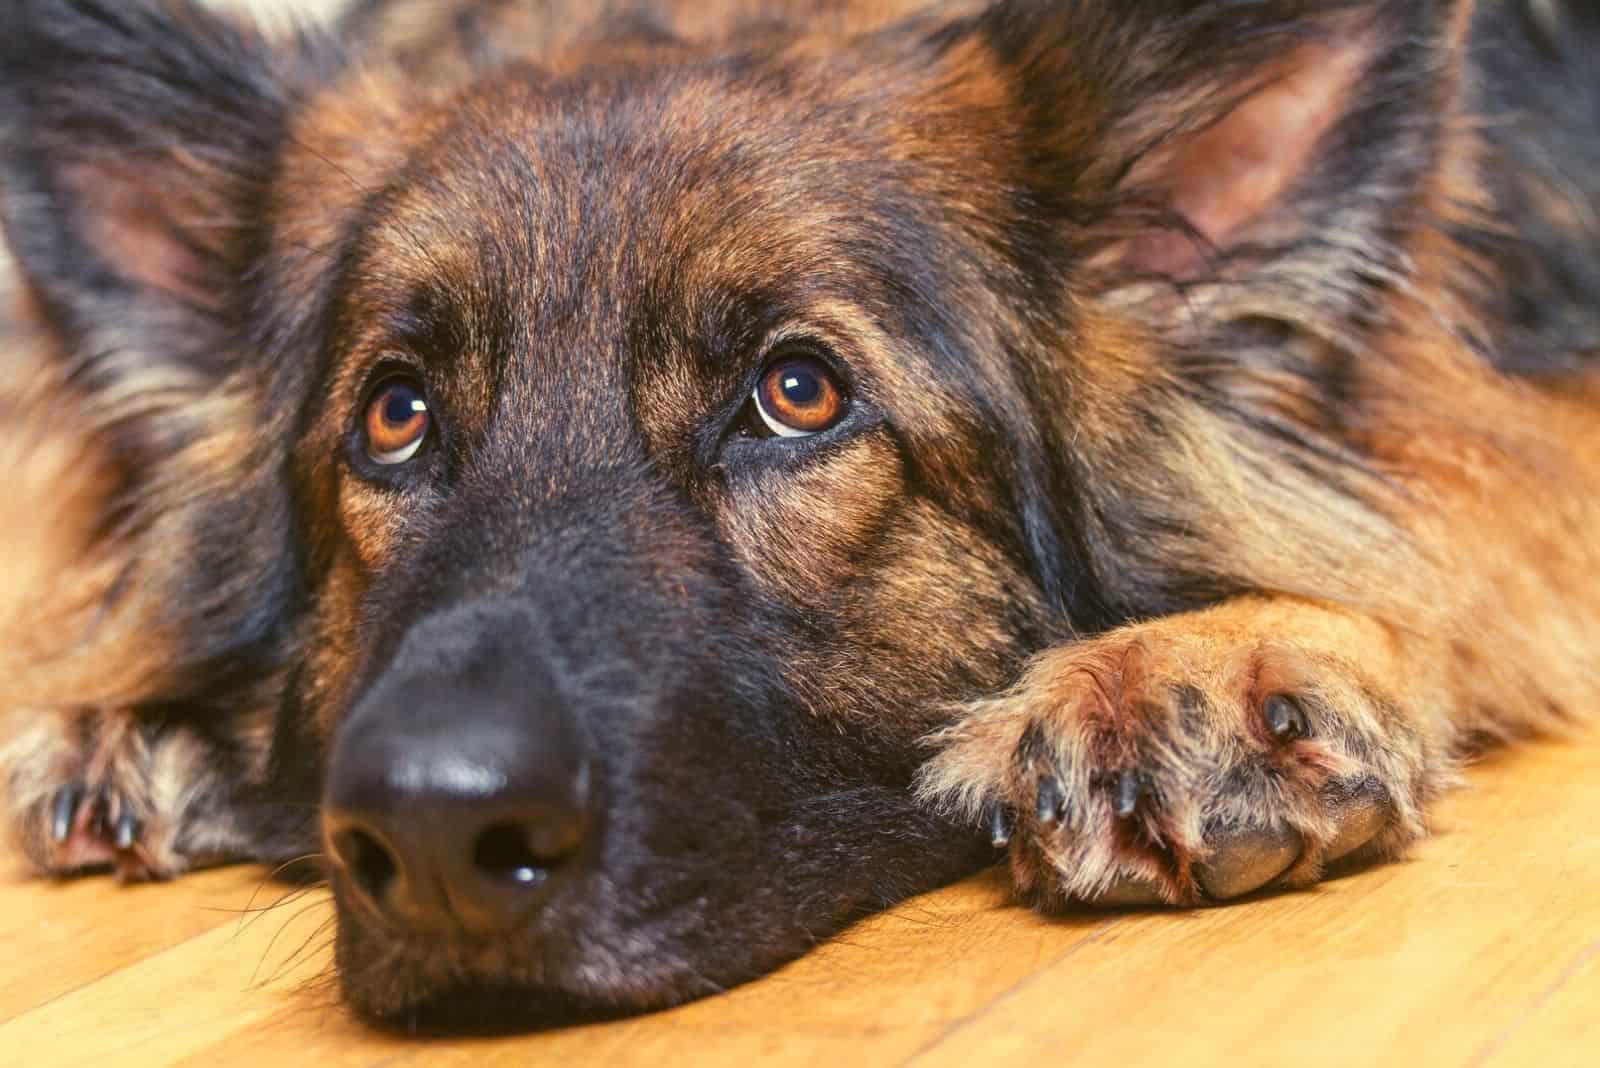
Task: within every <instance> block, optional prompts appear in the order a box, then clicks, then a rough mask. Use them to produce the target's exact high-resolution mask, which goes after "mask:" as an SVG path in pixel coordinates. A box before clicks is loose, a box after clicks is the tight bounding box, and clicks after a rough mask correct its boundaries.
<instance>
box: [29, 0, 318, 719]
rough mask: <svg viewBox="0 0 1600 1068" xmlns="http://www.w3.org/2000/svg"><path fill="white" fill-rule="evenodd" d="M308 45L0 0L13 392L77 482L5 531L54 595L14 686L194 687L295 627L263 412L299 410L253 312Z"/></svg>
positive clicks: (76, 697) (167, 4) (71, 690)
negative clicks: (271, 366)
mask: <svg viewBox="0 0 1600 1068" xmlns="http://www.w3.org/2000/svg"><path fill="white" fill-rule="evenodd" d="M312 52H313V49H312V48H311V46H310V44H309V43H308V42H306V41H294V42H291V43H290V44H289V45H288V46H286V47H280V48H277V49H274V48H273V47H270V46H269V44H268V42H266V41H265V40H264V39H263V38H262V37H261V35H260V34H259V33H257V32H256V31H254V30H253V29H251V28H249V27H248V26H246V25H244V24H241V23H237V22H234V21H230V20H228V19H225V18H223V17H222V16H220V15H217V14H214V13H211V12H209V11H207V10H205V9H203V8H202V7H200V6H199V5H198V4H196V3H192V2H189V0H20V2H14V3H13V4H12V6H11V9H10V11H9V12H8V16H7V28H6V32H5V34H4V36H3V40H0V121H3V123H4V131H3V139H0V222H3V225H4V231H5V236H6V239H7V243H8V245H9V246H10V248H11V250H12V252H13V254H14V255H15V257H16V260H17V265H18V269H19V274H20V278H21V282H22V290H23V292H22V294H21V295H20V297H19V300H18V309H19V310H17V311H16V312H15V314H14V316H13V319H14V321H16V322H20V323H24V324H31V326H28V327H26V328H20V327H19V328H18V329H17V331H16V332H15V334H14V335H13V336H12V337H11V338H8V340H7V344H8V346H14V348H13V351H11V352H8V353H6V354H5V357H6V358H5V359H4V361H3V362H0V400H3V402H4V407H5V408H6V409H7V414H8V415H10V414H12V413H18V414H17V415H16V420H17V421H16V422H15V423H12V422H8V429H10V428H15V429H16V430H17V431H18V433H17V434H16V436H15V438H14V439H13V440H11V441H8V443H7V444H8V447H10V448H12V449H13V450H17V449H22V450H24V451H26V452H27V453H28V456H27V457H24V458H21V460H20V461H19V462H23V463H25V464H31V465H32V466H31V467H27V468H26V469H27V470H38V471H43V470H45V469H46V468H50V469H52V470H54V469H59V473H60V475H61V476H62V477H61V480H60V481H54V480H47V479H46V478H44V477H43V476H41V477H40V478H38V479H34V480H33V482H32V484H31V486H30V485H24V487H23V488H24V489H25V490H27V491H29V492H33V493H36V494H37V495H38V497H37V499H36V500H35V502H34V503H32V504H29V503H28V502H27V501H26V500H24V501H22V502H18V504H17V505H16V506H17V507H20V508H22V509H25V510H26V509H32V510H33V511H34V512H35V514H37V515H39V516H42V517H46V518H45V519H44V520H41V523H42V525H41V523H32V524H19V523H15V522H13V523H11V524H9V525H6V526H3V527H0V539H4V544H3V545H0V551H3V552H4V553H5V554H6V555H7V557H8V558H11V559H13V560H19V561H20V560H31V561H33V566H31V567H28V568H26V569H27V570H30V571H31V572H32V576H31V578H29V579H28V583H29V585H28V586H27V588H29V589H31V590H33V591H36V592H35V593H34V594H30V596H37V591H39V590H41V589H49V590H51V592H50V594H49V595H48V599H47V600H46V601H45V602H44V604H43V606H42V607H40V606H36V607H35V609H34V610H32V611H31V612H30V613H29V616H30V617H31V618H33V619H36V620H37V619H48V620H49V625H48V626H36V627H34V628H32V630H31V633H30V634H28V635H27V639H28V640H27V641H26V642H23V643H21V644H20V645H14V646H13V648H12V651H11V652H10V654H9V657H10V658H11V659H15V658H17V657H18V656H26V659H27V663H26V665H25V666H22V667H17V668H15V669H13V670H12V672H11V674H12V682H11V683H10V684H9V687H8V692H7V693H4V694H0V699H6V700H9V701H10V702H11V703H17V702H21V701H26V702H28V703H31V704H62V703H73V704H88V703H99V704H129V703H146V702H157V703H165V702H172V701H182V700H185V699H188V698H189V697H190V696H192V695H194V694H197V693H200V692H203V691H205V690H207V689H209V688H210V682H211V681H213V678H214V676H215V675H216V673H218V672H223V671H226V672H230V673H231V672H235V671H238V670H241V668H240V665H241V664H248V663H250V662H251V660H252V658H260V657H268V658H270V653H269V652H268V650H269V649H270V648H271V647H272V646H273V644H274V643H275V642H276V641H277V639H278V638H279V636H280V633H281V631H282V629H283V627H284V626H285V625H286V619H287V615H288V611H289V603H290V601H291V599H292V596H293V580H292V575H293V573H294V570H293V558H292V554H291V552H290V551H289V548H290V545H291V544H292V541H291V539H290V537H289V530H288V528H289V514H290V513H289V509H288V487H287V485H286V484H285V482H284V478H283V461H282V446H281V444H279V443H277V442H276V441H275V440H274V438H275V435H274V433H273V431H272V430H270V429H268V428H266V427H265V426H264V425H263V424H264V422H265V421H266V417H265V416H264V414H263V413H269V412H271V411H273V409H274V408H275V407H284V406H285V405H283V404H282V403H281V401H279V399H277V398H270V397H267V396H264V395H263V393H264V390H265V385H264V383H265V381H266V377H267V376H266V372H265V369H264V368H262V367H261V366H259V360H260V358H259V357H258V356H257V355H256V352H255V349H254V347H253V346H252V345H251V343H250V340H249V338H248V337H247V336H245V335H246V331H245V322H246V311H247V304H248V302H249V299H250V295H249V292H248V282H249V277H250V268H251V265H252V263H253V261H254V259H255V258H256V257H258V256H259V255H260V252H261V248H262V246H263V245H264V242H265V227H266V220H265V208H264V205H265V197H266V193H267V186H268V183H269V181H270V176H271V174H272V172H273V168H274V165H275V155H276V152H277V150H278V144H279V141H280V139H281V138H282V137H283V135H284V125H285V122H286V120H287V115H288V111H289V109H290V106H291V104H292V101H293V97H294V91H295V90H294V86H295V85H296V84H297V82H296V79H302V80H304V79H307V78H308V77H309V76H310V72H311V70H312V68H314V66H315V64H314V63H313V62H312V59H311V56H312ZM24 334H26V336H22V335H24ZM275 402H277V403H275ZM43 413H50V414H49V417H48V418H45V416H44V414H43ZM52 458H53V459H52ZM52 464H54V465H55V467H54V468H52V467H51V465H52ZM46 545H48V546H50V547H51V548H52V551H50V552H44V553H41V551H40V550H41V547H42V546H46ZM19 566H22V565H19ZM4 614H5V613H4V612H0V615H4ZM3 625H4V624H3V623H0V626H3ZM18 649H22V650H24V652H22V653H19V652H18V651H17V650H18ZM5 666H6V667H8V668H11V667H12V665H11V664H10V663H8V664H7V665H5ZM244 670H248V668H246V669H244Z"/></svg>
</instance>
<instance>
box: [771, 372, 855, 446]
mask: <svg viewBox="0 0 1600 1068" xmlns="http://www.w3.org/2000/svg"><path fill="white" fill-rule="evenodd" d="M755 402H756V414H758V415H759V416H761V422H762V423H763V424H765V426H766V428H767V429H768V430H770V431H772V432H773V433H774V434H777V435H778V436H779V437H785V438H804V437H809V436H810V435H812V434H819V433H821V432H822V431H824V430H827V429H828V428H829V427H831V426H833V425H834V424H835V423H837V422H838V421H839V420H840V419H843V418H844V413H845V407H846V405H845V395H844V390H843V388H842V387H841V386H840V385H839V381H838V379H836V378H835V377H834V375H833V372H832V371H830V370H828V368H827V367H826V366H824V365H823V363H822V361H820V360H817V359H815V358H814V357H811V356H790V357H786V358H783V359H780V360H778V361H777V362H776V363H774V364H773V365H772V366H770V367H768V368H767V370H766V373H764V374H763V375H762V376H761V382H760V384H758V385H757V386H756V392H755Z"/></svg>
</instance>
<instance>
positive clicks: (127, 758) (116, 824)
mask: <svg viewBox="0 0 1600 1068" xmlns="http://www.w3.org/2000/svg"><path fill="white" fill-rule="evenodd" d="M0 738H3V744H0V770H3V772H4V775H5V785H6V787H7V794H8V798H7V801H8V806H7V808H8V812H9V815H10V819H11V821H12V829H13V834H14V837H15V839H16V841H17V842H18V844H19V845H20V847H21V849H22V852H23V854H24V855H25V856H26V857H27V858H28V859H29V860H30V861H31V862H32V863H33V865H34V866H35V867H36V868H37V869H38V870H39V871H41V872H43V873H46V874H49V875H56V876H67V875H76V874H80V873H86V872H93V871H111V872H113V873H114V874H115V875H116V877H117V878H118V879H121V880H124V881H142V880H149V879H166V878H171V877H172V876H175V875H179V874H181V873H182V872H184V871H185V870H187V869H188V867H189V862H188V860H187V859H186V857H185V856H184V854H183V851H182V850H181V849H180V848H179V845H178V837H179V832H180V830H181V818H182V815H183V813H182V811H180V808H181V801H180V800H179V798H180V797H181V796H182V793H181V790H179V789H175V787H179V786H180V785H181V778H182V776H183V774H184V772H183V770H182V769H183V766H184V764H185V763H187V762H188V760H189V755H188V754H184V753H181V752H180V751H181V750H183V749H185V748H191V749H192V748H193V747H192V746H188V747H186V746H185V745H184V743H183V742H182V741H181V740H179V739H176V738H173V737H163V736H162V734H161V733H160V732H158V731H156V730H154V729H153V728H151V727H148V726H146V725H142V724H140V723H138V722H136V721H135V720H134V718H133V717H132V716H130V715H128V714H125V713H116V712H97V711H73V712H37V711H29V712H14V713H10V714H8V716H7V717H6V719H5V721H4V724H3V733H0Z"/></svg>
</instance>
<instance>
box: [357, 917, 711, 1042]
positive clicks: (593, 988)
mask: <svg viewBox="0 0 1600 1068" xmlns="http://www.w3.org/2000/svg"><path fill="white" fill-rule="evenodd" d="M609 957H610V954H607V953H604V952H599V953H593V952H592V951H591V953H589V954H586V953H585V951H584V950H582V949H580V948H577V947H575V946H567V947H563V950H562V952H560V953H553V952H551V951H550V948H549V947H546V946H543V945H539V944H530V943H528V942H527V941H525V939H519V938H518V937H517V936H514V935H513V936H508V937H507V938H505V939H504V940H502V941H500V942H498V943H496V944H477V945H474V944H471V943H464V942H455V941H448V942H446V941H433V940H417V939H401V938H399V937H398V936H395V935H392V934H389V933H386V932H382V931H378V930H372V929H364V928H362V927H360V926H359V925H358V924H357V923H352V922H349V921H348V920H341V925H340V930H339V938H338V968H339V981H340V986H341V988H342V990H343V992H344V996H345V1000H346V1001H347V1002H348V1004H349V1005H350V1007H351V1008H352V1009H354V1010H355V1012H356V1013H357V1014H358V1015H359V1016H361V1017H362V1018H363V1019H364V1020H366V1021H367V1022H368V1023H370V1024H373V1025H374V1026H377V1027H379V1028H382V1029H385V1030H394V1031H403V1032H405V1033H407V1034H418V1033H421V1034H451V1035H462V1034H502V1033H505V1034H510V1033H519V1032H525V1031H537V1030H544V1029H549V1028H555V1027H567V1026H571V1025H573V1024H580V1023H593V1022H597V1021H601V1020H607V1019H614V1018H616V1017H619V1016H629V1015H635V1014H638V1013H642V1012H648V1011H651V1010H654V1009H663V1008H668V1007H670V1006H672V1005H676V1004H679V1003H681V1002H684V1001H689V1000H693V999H694V998H696V997H701V996H704V995H706V994H708V993H712V992H714V990H715V989H719V987H714V986H712V985H711V984H709V983H707V982H706V980H704V979H703V978H700V977H698V976H697V975H696V974H695V973H694V971H693V969H691V968H688V967H684V966H674V965H673V964H672V963H671V962H670V961H669V960H668V959H666V958H665V956H664V957H663V959H661V960H657V961H651V962H649V963H648V964H646V965H643V966H637V967H634V966H629V965H626V964H620V963H618V962H615V961H613V960H610V959H608V958H609Z"/></svg>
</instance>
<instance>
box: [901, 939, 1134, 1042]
mask: <svg viewBox="0 0 1600 1068" xmlns="http://www.w3.org/2000/svg"><path fill="white" fill-rule="evenodd" d="M1117 923H1118V920H1116V919H1110V920H1105V921H1103V922H1101V923H1100V924H1098V925H1096V926H1095V927H1094V929H1093V930H1091V931H1090V932H1089V933H1088V934H1086V935H1084V936H1083V937H1082V938H1080V939H1078V940H1077V941H1076V942H1074V943H1072V945H1070V946H1068V947H1067V948H1066V949H1065V950H1063V951H1062V952H1060V953H1059V954H1057V955H1056V956H1055V957H1053V958H1052V959H1051V960H1050V961H1049V963H1047V964H1046V965H1045V966H1044V967H1042V968H1037V969H1035V970H1034V971H1032V972H1029V973H1028V974H1027V975H1025V976H1023V977H1022V978H1021V979H1018V980H1017V981H1016V982H1014V983H1012V984H1011V985H1010V986H1008V987H1006V988H1005V989H1004V990H1002V991H1001V992H1000V993H998V994H996V995H995V996H994V997H992V998H990V999H989V1000H988V1001H986V1002H984V1003H983V1004H982V1005H981V1006H979V1007H978V1008H976V1009H973V1010H972V1011H971V1012H969V1013H966V1014H964V1015H962V1016H959V1017H957V1018H956V1019H954V1020H952V1021H950V1022H949V1023H948V1024H946V1025H945V1026H944V1028H943V1029H942V1030H941V1031H940V1032H939V1033H938V1034H937V1035H934V1036H933V1037H932V1038H930V1039H929V1040H928V1041H926V1042H924V1043H923V1044H922V1045H921V1046H918V1047H917V1050H916V1052H915V1053H913V1054H911V1056H909V1057H907V1058H906V1059H905V1060H903V1061H901V1062H900V1063H899V1065H898V1066H897V1068H908V1066H909V1065H912V1064H915V1063H916V1062H917V1061H919V1060H921V1059H922V1058H923V1057H924V1056H926V1055H927V1054H929V1053H931V1052H932V1051H933V1050H935V1049H937V1048H939V1046H941V1045H943V1044H944V1043H945V1042H946V1041H947V1040H948V1039H950V1038H951V1037H952V1036H954V1035H957V1034H960V1033H961V1032H962V1031H964V1030H966V1029H967V1027H969V1026H971V1025H972V1024H975V1023H977V1022H978V1021H980V1020H982V1019H983V1018H984V1017H986V1016H988V1015H989V1013H991V1012H992V1011H994V1009H995V1008H996V1007H997V1006H999V1005H1001V1004H1003V1003H1004V1002H1007V1001H1009V1000H1011V999H1012V998H1013V997H1015V996H1016V995H1017V994H1020V993H1021V992H1022V991H1024V990H1026V989H1027V988H1028V987H1030V986H1032V985H1033V984H1034V983H1036V982H1038V981H1039V980H1040V979H1041V978H1043V977H1044V976H1045V975H1047V974H1049V973H1050V972H1051V971H1052V970H1053V969H1054V968H1055V966H1056V965H1058V964H1060V963H1061V962H1062V961H1065V960H1069V959H1071V958H1072V957H1073V956H1075V955H1076V954H1077V953H1078V951H1079V950H1082V949H1085V948H1087V947H1089V946H1092V945H1094V944H1095V943H1096V942H1098V941H1100V939H1102V938H1104V937H1105V936H1106V935H1107V934H1109V933H1110V932H1111V929H1112V928H1113V927H1115V926H1116V925H1117Z"/></svg>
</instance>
